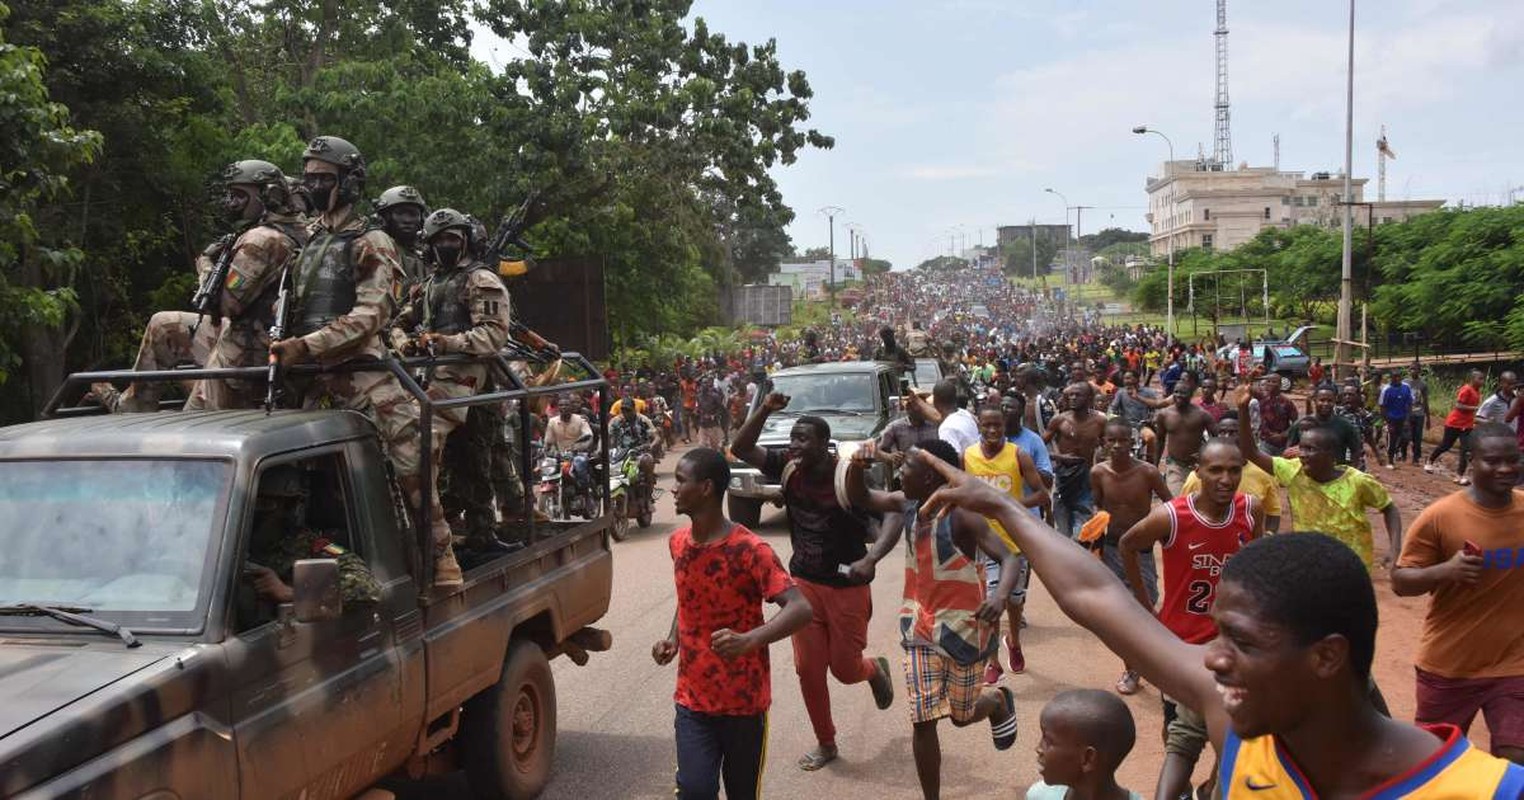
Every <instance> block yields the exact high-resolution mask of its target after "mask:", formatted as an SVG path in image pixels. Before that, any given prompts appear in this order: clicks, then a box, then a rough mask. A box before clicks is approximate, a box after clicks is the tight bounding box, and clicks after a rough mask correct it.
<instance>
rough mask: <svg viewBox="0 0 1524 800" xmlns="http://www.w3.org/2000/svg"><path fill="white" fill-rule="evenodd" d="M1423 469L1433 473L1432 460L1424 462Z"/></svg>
mask: <svg viewBox="0 0 1524 800" xmlns="http://www.w3.org/2000/svg"><path fill="white" fill-rule="evenodd" d="M1423 471H1424V472H1427V473H1429V474H1430V475H1433V474H1434V462H1432V461H1429V462H1425V463H1424V465H1423Z"/></svg>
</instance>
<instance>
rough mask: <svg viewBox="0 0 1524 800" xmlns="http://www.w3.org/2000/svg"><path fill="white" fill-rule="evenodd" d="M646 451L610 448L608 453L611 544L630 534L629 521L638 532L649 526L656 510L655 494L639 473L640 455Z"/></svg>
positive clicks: (654, 489) (647, 480)
mask: <svg viewBox="0 0 1524 800" xmlns="http://www.w3.org/2000/svg"><path fill="white" fill-rule="evenodd" d="M647 449H648V448H645V447H637V448H635V449H633V450H626V449H623V448H614V449H613V450H612V451H610V452H609V465H610V470H609V502H610V503H612V504H613V510H614V528H613V536H614V541H616V542H622V541H624V540H625V538H626V537H628V536H629V535H630V520H631V519H632V518H633V519H634V520H635V523H636V524H637V525H639V526H640V527H641V528H642V529H644V528H646V527H648V526H650V524H651V518H652V516H653V515H654V514H655V511H656V492H657V491H658V490H657V489H656V488H655V487H654V486H652V485H650V483H651V481H650V480H649V479H648V478H646V477H645V476H643V475H641V473H640V456H641V454H642V453H645V452H646V451H647Z"/></svg>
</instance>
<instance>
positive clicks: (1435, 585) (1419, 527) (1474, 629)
mask: <svg viewBox="0 0 1524 800" xmlns="http://www.w3.org/2000/svg"><path fill="white" fill-rule="evenodd" d="M1472 435H1473V436H1474V441H1473V442H1472V445H1473V447H1474V451H1473V452H1474V455H1475V459H1474V460H1473V461H1472V462H1471V470H1472V483H1471V486H1470V487H1468V488H1466V489H1462V490H1460V491H1458V492H1455V493H1454V494H1451V495H1450V496H1449V497H1445V498H1443V499H1441V500H1439V501H1437V502H1435V503H1434V504H1433V505H1431V506H1429V507H1428V508H1426V509H1424V510H1423V513H1421V514H1419V515H1418V519H1416V520H1413V526H1412V527H1411V528H1408V535H1407V539H1406V540H1405V541H1404V543H1403V547H1402V556H1401V557H1400V558H1399V559H1398V560H1397V568H1396V569H1394V570H1392V590H1393V591H1394V592H1396V593H1397V594H1398V595H1401V596H1404V597H1411V596H1415V595H1420V594H1427V595H1429V612H1428V614H1427V615H1426V616H1425V617H1424V624H1423V639H1422V640H1421V642H1420V644H1419V647H1418V657H1417V659H1416V662H1417V663H1416V664H1415V666H1416V667H1417V670H1418V692H1417V694H1418V721H1419V722H1420V723H1427V724H1435V723H1450V724H1453V725H1455V726H1457V727H1459V728H1460V729H1461V732H1462V733H1465V732H1466V731H1467V730H1468V729H1470V727H1471V722H1472V721H1473V720H1474V719H1476V713H1477V712H1478V711H1480V712H1482V717H1483V719H1485V720H1486V722H1487V732H1488V738H1489V739H1490V740H1491V742H1492V753H1493V755H1496V756H1500V757H1503V758H1506V759H1508V760H1510V761H1512V762H1514V763H1515V764H1519V763H1524V638H1520V636H1519V631H1520V630H1521V629H1524V559H1520V558H1519V557H1518V556H1519V553H1520V552H1521V548H1524V492H1520V491H1518V490H1516V489H1515V488H1514V484H1515V483H1516V482H1517V481H1518V478H1519V443H1518V439H1517V438H1516V435H1515V433H1514V431H1513V430H1512V429H1511V428H1509V427H1507V426H1506V425H1498V424H1496V423H1483V424H1481V425H1478V426H1476V430H1475V431H1474V432H1473V434H1472Z"/></svg>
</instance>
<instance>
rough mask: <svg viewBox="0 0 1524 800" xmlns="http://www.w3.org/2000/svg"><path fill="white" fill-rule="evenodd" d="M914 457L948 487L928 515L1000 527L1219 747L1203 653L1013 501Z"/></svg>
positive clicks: (1220, 724)
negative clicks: (968, 517)
mask: <svg viewBox="0 0 1524 800" xmlns="http://www.w3.org/2000/svg"><path fill="white" fill-rule="evenodd" d="M914 457H915V458H921V459H923V461H922V464H923V465H925V466H927V467H929V468H931V469H935V470H936V471H937V472H938V473H940V474H941V475H942V476H943V477H944V478H946V479H947V482H948V483H947V485H945V486H943V487H942V488H940V489H938V490H937V492H936V494H934V495H932V497H931V499H930V500H929V501H928V502H927V504H926V505H925V506H923V508H926V509H927V512H926V513H932V510H934V509H940V508H945V507H947V506H958V507H960V508H963V509H965V510H968V511H972V512H974V513H976V514H983V515H984V516H987V517H993V518H995V519H996V520H997V521H999V522H1000V525H1001V527H1003V528H1005V531H1006V533H1008V534H1010V536H1011V538H1012V539H1013V540H1015V542H1016V544H1017V546H1018V547H1020V548H1021V551H1022V554H1024V555H1025V556H1026V557H1027V560H1028V561H1029V562H1030V563H1031V565H1032V569H1033V571H1035V572H1036V573H1037V574H1038V576H1039V577H1042V578H1043V585H1044V586H1047V587H1048V591H1049V592H1050V593H1051V594H1052V595H1053V598H1054V600H1055V601H1056V602H1057V603H1058V606H1059V608H1060V609H1062V610H1063V612H1064V614H1065V615H1067V616H1068V617H1069V618H1070V619H1072V620H1074V621H1075V622H1078V623H1079V624H1080V625H1082V626H1084V627H1085V628H1086V629H1088V630H1090V631H1091V632H1092V633H1094V634H1095V635H1096V636H1098V637H1100V639H1101V641H1102V642H1104V643H1105V644H1106V647H1107V648H1108V649H1110V650H1111V651H1112V652H1113V653H1116V654H1117V655H1119V656H1121V657H1122V658H1123V659H1124V660H1125V661H1127V663H1129V664H1133V665H1135V666H1136V667H1137V668H1138V671H1139V672H1140V673H1142V674H1143V676H1144V677H1146V678H1147V679H1148V680H1149V681H1150V682H1152V683H1153V684H1154V685H1155V686H1157V687H1159V689H1160V691H1162V692H1164V693H1165V694H1167V695H1169V696H1171V697H1174V698H1177V699H1178V700H1180V701H1181V702H1183V703H1185V704H1186V705H1187V706H1189V707H1191V708H1194V709H1198V710H1200V711H1201V712H1202V713H1203V714H1205V715H1206V717H1207V725H1208V728H1209V730H1211V731H1212V738H1213V741H1214V743H1215V744H1217V745H1218V746H1221V744H1222V735H1223V731H1224V730H1226V724H1227V721H1226V719H1225V713H1224V712H1223V710H1222V706H1221V704H1220V702H1219V700H1218V698H1217V689H1216V681H1215V680H1214V679H1213V677H1212V675H1211V673H1210V672H1208V671H1207V670H1206V668H1205V667H1204V666H1203V664H1202V660H1203V648H1201V647H1199V646H1196V645H1189V644H1186V643H1185V642H1182V641H1180V639H1179V638H1178V637H1176V636H1175V635H1174V634H1172V633H1170V632H1169V630H1168V629H1166V628H1165V627H1164V626H1163V625H1161V624H1160V623H1159V621H1158V620H1157V619H1155V618H1154V615H1153V614H1150V613H1149V612H1148V610H1147V609H1144V608H1143V607H1142V606H1139V605H1138V601H1137V599H1136V598H1134V597H1133V596H1132V594H1131V593H1129V592H1128V591H1127V588H1126V587H1124V586H1123V585H1122V583H1121V581H1118V580H1117V579H1116V576H1114V575H1112V574H1111V571H1110V570H1108V569H1107V568H1106V567H1105V565H1103V564H1102V563H1101V562H1099V561H1097V560H1096V559H1095V557H1094V556H1092V555H1091V554H1090V553H1089V551H1087V550H1085V549H1084V548H1083V547H1081V546H1080V545H1078V544H1076V543H1075V542H1073V541H1070V540H1069V539H1068V538H1066V537H1064V536H1062V535H1060V534H1059V533H1058V532H1057V531H1055V530H1053V529H1052V528H1050V527H1048V526H1046V525H1044V524H1042V523H1041V522H1039V521H1038V520H1037V518H1036V517H1034V516H1032V515H1031V514H1030V513H1029V512H1027V511H1026V509H1024V508H1022V507H1021V506H1020V505H1018V504H1017V503H1016V502H1015V501H1014V500H1012V499H1011V498H1010V496H1009V495H1006V494H1003V493H1001V492H1000V491H998V490H996V489H995V488H993V487H991V486H988V485H986V484H984V483H983V482H982V481H980V480H978V479H977V478H973V477H971V476H969V475H968V474H966V473H964V472H963V471H961V470H959V469H957V468H955V467H953V466H951V465H948V464H945V463H943V462H942V461H941V460H940V459H937V458H935V457H927V456H925V455H924V454H917V455H916V456H914Z"/></svg>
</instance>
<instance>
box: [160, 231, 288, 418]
mask: <svg viewBox="0 0 1524 800" xmlns="http://www.w3.org/2000/svg"><path fill="white" fill-rule="evenodd" d="M306 240H307V232H306V230H305V228H304V227H303V226H302V221H301V220H300V219H299V218H298V217H296V216H294V215H291V214H278V213H274V212H271V213H267V214H265V216H264V218H263V219H261V220H260V224H258V225H255V226H254V227H252V228H249V229H248V230H247V231H244V233H243V235H242V236H239V237H238V241H237V242H235V243H234V244H233V261H232V264H231V265H230V266H229V269H228V277H227V280H226V282H225V283H224V284H223V286H222V287H221V291H220V292H218V303H219V314H220V316H221V319H222V324H221V326H219V333H218V334H217V341H216V343H215V344H214V345H213V347H212V352H211V354H210V356H208V358H207V360H206V362H205V363H206V367H207V369H221V368H224V367H257V366H262V365H264V364H265V363H267V360H268V358H269V353H270V325H271V324H272V323H273V322H274V321H275V318H274V304H275V296H276V294H277V293H278V292H279V286H278V283H279V280H280V277H281V270H282V269H283V268H284V267H285V266H286V264H287V263H288V262H289V261H290V260H291V258H292V256H293V255H295V253H296V251H297V250H298V249H299V248H300V247H301V246H302V245H304V244H306ZM257 392H258V388H257V387H255V386H252V385H250V384H249V383H248V382H246V381H220V380H209V381H197V382H196V386H195V388H194V390H192V392H191V396H190V399H189V400H187V401H186V403H185V408H186V410H187V411H192V410H201V409H212V410H217V409H227V408H253V407H254V406H255V405H256V404H257V403H258V402H259V398H258V395H257Z"/></svg>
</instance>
